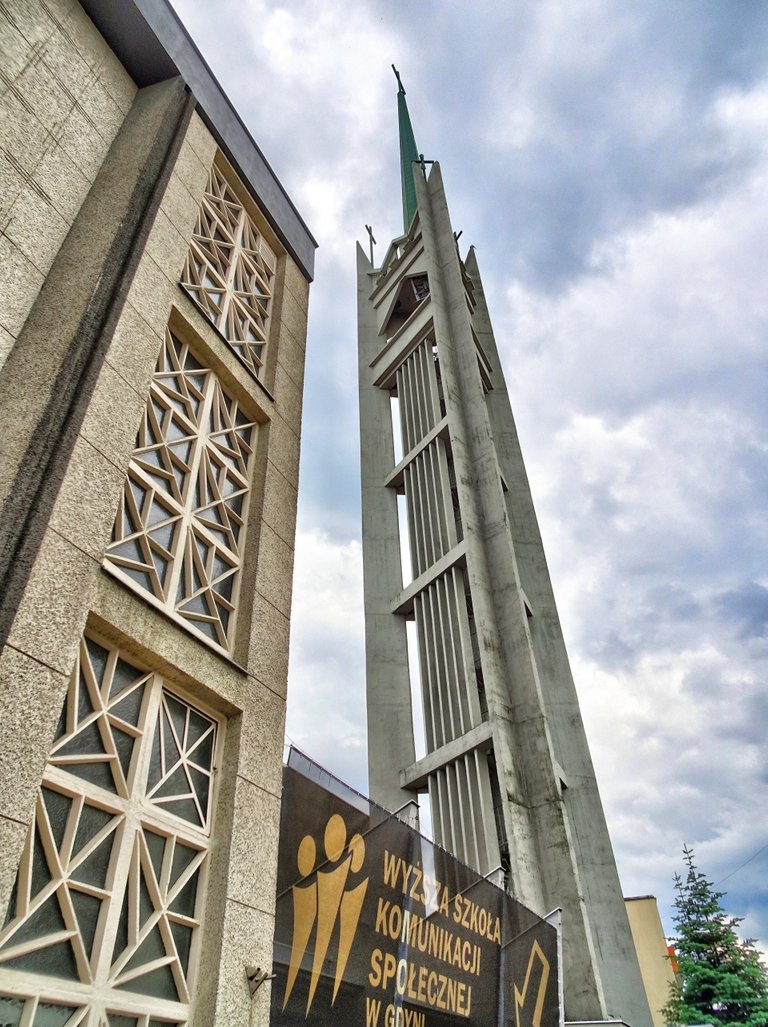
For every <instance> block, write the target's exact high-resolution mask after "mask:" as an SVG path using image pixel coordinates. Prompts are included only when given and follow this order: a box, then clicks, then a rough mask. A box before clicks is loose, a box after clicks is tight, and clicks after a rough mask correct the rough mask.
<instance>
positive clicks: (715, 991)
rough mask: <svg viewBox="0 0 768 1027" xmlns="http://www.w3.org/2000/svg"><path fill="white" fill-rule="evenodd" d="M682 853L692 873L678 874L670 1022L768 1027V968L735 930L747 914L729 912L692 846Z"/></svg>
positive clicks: (668, 1007)
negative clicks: (700, 867)
mask: <svg viewBox="0 0 768 1027" xmlns="http://www.w3.org/2000/svg"><path fill="white" fill-rule="evenodd" d="M683 858H684V860H685V863H686V866H687V867H688V873H687V875H686V878H685V880H683V878H682V877H681V876H680V875H679V874H675V890H676V892H677V895H676V898H675V908H676V910H677V913H676V915H675V916H674V917H673V919H674V921H675V924H676V925H677V936H676V937H675V938H674V939H673V942H672V943H673V946H674V949H675V952H676V955H677V963H678V968H679V973H678V979H677V983H676V984H674V985H672V987H671V989H670V999H669V1002H668V1003H667V1005H666V1006H665V1007H664V1009H663V1014H664V1016H665V1017H666V1018H667V1023H669V1024H675V1025H677V1024H704V1023H708V1024H712V1027H735V1025H736V1024H746V1025H747V1027H768V971H766V968H765V967H764V966H763V964H762V963H761V962H760V958H759V955H758V952H757V950H756V949H755V945H754V942H753V941H752V940H751V939H748V940H747V941H740V940H739V938H738V937H737V935H736V928H737V927H738V925H739V924H740V923H741V921H742V920H743V919H744V918H743V917H733V916H728V915H727V913H726V912H725V910H724V909H723V907H722V906H721V905H720V899H722V898H723V897H724V894H725V893H724V892H718V891H715V890H714V886H713V884H712V882H711V881H708V880H707V879H706V877H705V876H704V874H702V873H701V872H700V871H699V870H698V868H697V866H696V864H695V862H694V853H693V850H692V849H689V848H688V847H687V846H684V847H683Z"/></svg>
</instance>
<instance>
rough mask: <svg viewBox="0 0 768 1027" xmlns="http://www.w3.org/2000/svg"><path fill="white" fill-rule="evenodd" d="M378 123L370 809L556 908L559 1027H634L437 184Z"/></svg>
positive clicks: (521, 495)
mask: <svg viewBox="0 0 768 1027" xmlns="http://www.w3.org/2000/svg"><path fill="white" fill-rule="evenodd" d="M398 107H399V120H400V141H401V158H402V185H403V190H402V191H403V213H404V234H403V235H402V236H400V237H399V238H396V239H394V240H393V241H392V243H391V245H390V247H389V249H388V251H387V253H386V256H385V257H384V260H383V262H382V264H381V266H380V267H378V268H374V267H373V265H372V263H371V261H369V260H368V258H367V256H366V254H365V253H364V251H363V250H362V248H360V247H358V317H359V329H358V330H359V363H360V423H361V447H362V507H363V556H364V569H365V614H366V660H367V702H368V735H369V739H368V744H369V770H370V790H371V795H372V797H373V798H374V799H376V800H378V801H379V802H381V803H382V804H383V805H385V806H386V807H388V808H389V809H391V810H395V809H397V808H399V807H401V806H402V805H403V804H404V803H406V802H408V801H409V800H410V799H414V798H416V796H417V794H418V793H421V792H428V793H429V798H430V804H431V811H432V820H433V827H434V835H435V839H436V841H438V842H440V843H441V844H442V845H443V846H444V847H445V848H447V849H449V850H450V851H452V852H454V853H455V854H456V855H457V856H458V857H459V858H460V859H462V860H464V861H465V862H467V863H468V864H470V865H471V866H473V867H475V868H477V869H478V870H479V871H480V872H481V873H484V874H490V873H492V872H493V871H494V870H497V868H499V867H502V868H503V870H504V871H505V874H506V881H507V886H508V888H509V890H510V891H511V892H512V893H513V894H514V895H515V897H516V898H518V899H519V900H520V901H522V902H524V903H525V904H527V905H528V906H530V907H531V908H532V909H534V910H535V911H536V912H537V913H539V914H541V915H544V914H546V913H547V912H549V911H550V910H552V909H553V908H555V907H558V906H559V907H562V909H563V956H564V972H565V1008H566V1016H567V1017H568V1019H569V1020H603V1019H606V1018H609V1017H613V1018H621V1019H623V1020H625V1021H626V1022H627V1023H629V1024H631V1025H632V1027H647V1025H649V1024H650V1016H649V1011H648V1006H647V1002H646V1000H645V996H644V992H643V985H642V982H641V978H640V974H639V970H638V966H637V959H636V956H635V951H634V947H633V944H632V938H631V935H630V931H629V926H628V922H627V916H626V912H625V909H624V903H623V900H622V895H621V890H620V885H619V880H618V875H617V872H616V865H615V861H614V857H613V851H612V849H611V842H610V839H609V837H608V832H607V829H606V825H605V819H604V815H603V809H602V805H601V802H600V797H599V794H598V790H597V784H596V781H595V775H594V771H593V768H592V762H591V759H590V755H589V748H588V745H587V741H586V737H585V733H584V728H583V724H582V720H581V714H580V712H579V704H578V699H577V696H576V691H575V688H574V684H573V679H572V677H571V672H570V667H569V664H568V657H567V654H566V650H565V645H564V642H563V636H562V631H561V628H560V622H559V619H558V615H557V609H556V606H555V599H554V595H553V592H552V585H551V582H550V579H549V574H548V571H547V564H546V560H545V557H544V550H543V548H542V542H541V537H540V534H539V529H538V525H537V521H536V515H535V512H534V508H533V502H532V499H531V493H530V489H529V486H528V480H527V477H526V472H525V466H524V464H523V458H522V455H521V452H520V446H519V443H518V438H517V433H516V430H515V424H514V420H513V417H512V411H511V408H510V403H509V397H508V395H507V390H506V386H505V384H504V379H503V375H502V371H501V366H500V362H499V355H498V351H497V348H496V343H495V341H494V337H493V331H492V329H491V323H490V320H489V317H488V311H487V307H486V304H485V297H484V295H483V288H482V284H481V281H480V275H479V271H478V266H477V261H476V258H475V255H474V251H473V250H471V249H470V252H469V256H468V258H467V259H466V261H463V260H462V259H461V258H460V255H459V252H458V247H457V242H456V239H455V237H454V233H453V229H452V226H451V221H450V216H449V213H448V207H447V204H446V199H445V193H444V190H443V183H442V177H441V174H440V167H439V165H438V164H437V163H435V164H433V165H432V166H431V171H430V173H429V175H428V176H427V175H426V173H425V167H426V166H425V164H424V162H423V160H421V161H419V158H418V154H417V150H416V144H415V141H414V137H413V132H412V130H411V125H410V120H409V116H408V110H407V107H406V102H405V92H404V90H403V87H402V85H400V87H399V92H398ZM393 411H395V412H394V416H393ZM396 434H398V435H401V436H402V441H401V444H400V440H399V439H398V442H397V444H396V441H395V436H396ZM400 450H402V457H401V458H398V457H396V452H397V453H399V452H400ZM398 497H404V499H403V503H402V507H401V509H404V511H405V522H406V523H405V525H402V524H401V523H400V521H399V518H398ZM401 530H402V533H403V535H407V536H408V543H407V544H408V548H409V556H410V563H411V567H412V574H413V578H412V580H411V581H410V582H409V583H406V582H404V580H403V575H402V571H401V566H402V564H401V551H400V545H401ZM409 619H410V620H413V621H415V637H416V640H417V648H418V664H419V675H418V676H419V679H420V680H419V681H418V682H412V681H411V675H410V673H409V664H408V653H407V640H406V634H407V632H406V622H407V621H408V620H409ZM412 689H413V693H414V695H416V696H418V697H419V698H418V701H417V704H416V706H418V705H419V704H420V705H421V706H422V707H423V720H424V727H423V732H424V737H425V747H426V753H425V755H424V756H423V757H422V758H420V759H416V751H415V742H414V711H415V706H414V704H413V703H412Z"/></svg>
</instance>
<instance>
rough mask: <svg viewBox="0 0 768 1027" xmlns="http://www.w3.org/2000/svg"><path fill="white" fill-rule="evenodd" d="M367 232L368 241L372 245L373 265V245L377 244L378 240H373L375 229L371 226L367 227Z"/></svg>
mask: <svg viewBox="0 0 768 1027" xmlns="http://www.w3.org/2000/svg"><path fill="white" fill-rule="evenodd" d="M365 230H366V232H367V233H368V240H369V242H370V244H371V263H373V244H374V243H375V242H376V240H375V239H374V238H373V229H372V228H371V226H370V225H366V226H365Z"/></svg>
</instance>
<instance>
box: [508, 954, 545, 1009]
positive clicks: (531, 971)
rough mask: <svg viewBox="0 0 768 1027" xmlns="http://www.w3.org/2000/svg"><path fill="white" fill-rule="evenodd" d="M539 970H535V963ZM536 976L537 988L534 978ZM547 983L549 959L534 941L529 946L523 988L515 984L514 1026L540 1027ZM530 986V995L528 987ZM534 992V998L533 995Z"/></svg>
mask: <svg viewBox="0 0 768 1027" xmlns="http://www.w3.org/2000/svg"><path fill="white" fill-rule="evenodd" d="M537 963H538V964H539V970H538V972H537V971H536V964H537ZM537 978H538V990H535V989H536V983H535V982H536V979H537ZM548 983H549V960H548V959H547V957H546V956H545V955H544V953H543V951H542V949H541V946H540V945H539V943H538V942H537V941H534V943H533V945H532V946H531V955H530V957H529V959H528V968H527V969H526V971H525V980H524V981H523V990H522V991H520V990H519V988H518V987H517V985H515V987H514V992H515V1025H516V1027H527V1025H528V1024H530V1025H531V1027H541V1014H542V1012H543V1011H544V999H545V998H546V997H547V984H548ZM529 988H530V995H529V990H528V989H529ZM534 993H535V996H536V997H535V998H533V995H534Z"/></svg>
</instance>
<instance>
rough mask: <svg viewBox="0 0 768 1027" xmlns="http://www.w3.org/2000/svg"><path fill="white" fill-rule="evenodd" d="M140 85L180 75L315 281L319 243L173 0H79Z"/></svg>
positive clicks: (274, 224)
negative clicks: (173, 6)
mask: <svg viewBox="0 0 768 1027" xmlns="http://www.w3.org/2000/svg"><path fill="white" fill-rule="evenodd" d="M80 3H81V5H82V7H83V8H84V10H85V11H86V13H87V14H88V16H89V18H90V19H91V21H93V23H94V24H95V25H96V27H97V28H98V30H99V32H101V34H102V35H103V36H104V38H105V40H106V41H107V43H108V44H109V46H110V47H111V48H112V49H113V50H114V52H115V53H116V54H117V56H118V58H119V59H120V61H121V62H122V63H123V65H124V67H125V68H126V70H127V71H128V74H129V75H130V76H131V77H132V78H133V80H134V81H135V82H136V84H137V85H138V86H140V87H141V86H147V85H151V84H152V83H154V82H161V81H163V80H164V79H167V78H171V77H172V76H174V75H180V76H181V77H182V78H183V80H184V81H185V82H186V84H187V86H188V87H189V89H190V90H191V91H192V94H193V96H194V97H195V100H196V101H197V105H198V108H199V112H200V114H201V116H202V117H203V120H204V121H205V123H206V125H207V126H208V128H209V130H210V131H211V133H212V135H213V136H214V138H215V139H216V141H217V143H218V144H219V146H220V147H221V149H222V150H223V151H224V153H225V154H226V155H227V158H228V159H229V160H230V161H231V162H232V164H233V165H234V167H235V169H236V170H237V172H238V174H239V175H240V176H241V177H242V179H243V181H244V182H245V183H246V185H247V186H248V187H249V188H250V189H251V190H252V192H253V194H254V197H255V198H256V199H257V200H258V201H259V206H260V207H261V209H262V211H263V213H264V216H265V217H266V218H267V220H268V221H269V222H270V224H271V225H272V227H273V228H274V230H275V232H276V233H277V235H278V237H279V238H280V240H281V242H282V243H283V244H284V245H285V247H286V249H287V250H288V252H289V253H290V254H291V256H292V257H293V258H294V260H295V261H296V262H297V264H298V265H299V267H300V268H301V270H302V272H303V274H304V275H305V277H306V278H307V279H308V281H312V278H313V276H314V267H315V249H316V247H317V243H316V242H315V240H314V238H313V237H312V234H311V232H310V231H309V229H308V228H307V226H306V224H305V223H304V221H303V219H302V217H301V215H300V214H299V212H298V211H297V210H296V207H295V206H294V205H293V202H292V201H291V199H290V197H289V196H288V194H287V193H286V191H285V189H284V188H283V187H282V185H281V184H280V181H279V180H278V178H277V176H276V175H275V173H274V171H273V170H272V168H271V167H270V166H269V163H268V161H267V160H266V158H265V157H264V154H263V153H262V152H261V150H260V149H259V147H258V146H257V144H256V142H255V140H254V139H253V137H252V135H251V134H250V132H249V131H248V129H247V128H246V126H245V124H244V122H243V120H242V118H241V117H240V115H239V114H238V113H237V111H236V110H235V108H234V107H233V106H232V103H231V101H230V100H229V98H228V96H227V95H226V93H225V92H224V90H223V89H222V88H221V86H220V85H219V83H218V82H217V81H216V78H215V76H214V74H213V72H212V71H211V69H210V68H209V67H208V65H207V64H206V62H205V60H204V59H203V56H202V54H201V53H200V51H199V50H198V49H197V47H196V46H195V44H194V42H193V41H192V39H191V38H190V36H189V34H188V32H187V30H186V29H185V28H184V26H183V24H182V23H181V21H180V20H179V17H178V15H177V14H176V12H175V11H174V10H173V8H172V7H171V5H170V4H169V3H168V0H80Z"/></svg>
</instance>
